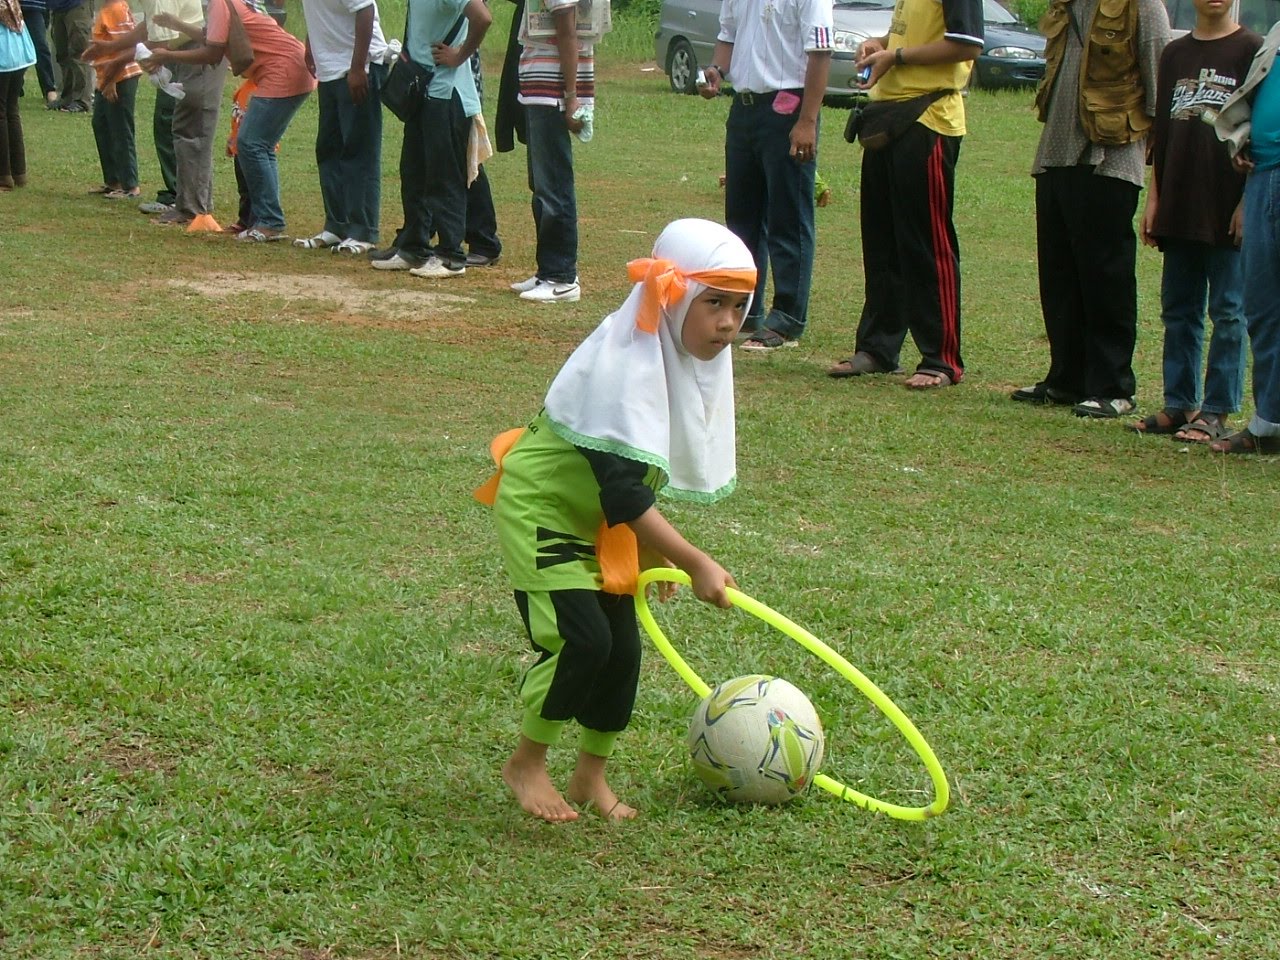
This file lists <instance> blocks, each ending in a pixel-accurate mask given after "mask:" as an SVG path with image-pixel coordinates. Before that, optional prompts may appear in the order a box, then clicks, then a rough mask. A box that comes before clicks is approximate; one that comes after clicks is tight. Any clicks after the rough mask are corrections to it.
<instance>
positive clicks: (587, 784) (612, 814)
mask: <svg viewBox="0 0 1280 960" xmlns="http://www.w3.org/2000/svg"><path fill="white" fill-rule="evenodd" d="M564 792H567V794H568V799H570V800H572V801H573V803H575V804H577V805H579V806H594V808H595V809H596V810H598V812H599V814H600V815H602V817H604V818H605V819H609V820H630V819H634V818H635V815H636V809H635V808H634V806H627V805H626V804H625V803H622V801H621V800H618V795H617V794H614V792H613V790H612V787H609V785H608V783H607V782H605V780H604V777H603V776H598V774H594V773H586V772H584V771H581V769H579V771H573V776H572V777H571V778H570V781H568V790H566V791H564Z"/></svg>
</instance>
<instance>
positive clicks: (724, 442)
mask: <svg viewBox="0 0 1280 960" xmlns="http://www.w3.org/2000/svg"><path fill="white" fill-rule="evenodd" d="M653 256H654V258H655V259H657V258H661V259H665V260H670V261H672V262H673V263H674V264H675V265H676V267H678V268H679V269H680V270H681V271H683V272H685V273H691V272H697V271H704V270H716V269H719V270H754V269H755V261H754V260H753V259H752V256H751V251H749V250H748V249H747V248H746V246H745V245H744V244H743V242H742V241H741V240H739V239H738V238H737V237H736V236H734V235H733V234H732V233H730V232H729V230H728V229H727V228H725V227H723V226H721V225H720V224H718V223H712V222H711V221H709V220H677V221H675V222H674V223H672V224H670V225H669V226H668V227H667V228H666V229H665V230H663V231H662V234H661V235H660V236H659V237H658V240H657V242H656V243H655V244H654V247H653ZM643 287H644V285H643V284H641V283H637V284H636V285H635V286H634V287H632V290H631V294H630V296H628V297H627V300H626V302H625V303H623V305H622V306H621V307H620V308H618V310H616V311H615V312H613V313H611V314H610V315H609V316H607V317H605V318H604V320H603V321H602V322H601V324H600V326H598V327H597V328H596V329H595V331H594V332H593V333H592V334H591V335H590V336H588V337H587V339H586V340H584V341H583V342H582V344H581V345H580V346H579V347H578V349H577V350H575V351H574V352H573V354H572V355H571V356H570V357H569V359H568V360H567V361H565V365H564V367H563V368H561V370H560V373H559V374H557V375H556V378H555V380H554V381H553V382H552V384H551V389H550V390H549V391H548V392H547V400H546V411H547V416H548V418H549V419H550V421H551V425H552V429H554V430H555V431H556V433H558V434H559V435H560V436H562V437H564V438H565V439H566V440H568V441H570V442H571V443H574V444H576V445H578V446H581V447H586V448H587V449H590V450H602V451H605V452H608V453H615V454H618V455H620V456H624V457H627V458H629V459H632V460H638V461H640V462H642V463H648V464H652V465H653V466H656V467H658V468H659V469H660V470H662V471H663V472H664V473H665V474H666V475H667V479H668V486H667V487H666V489H665V491H664V492H665V493H666V494H667V495H669V496H673V497H677V498H681V499H689V500H701V501H707V502H710V501H713V500H718V499H720V498H721V497H724V496H727V495H728V494H729V493H730V492H732V490H733V486H734V483H735V481H736V477H737V465H736V460H735V453H734V446H735V433H734V421H733V415H734V414H733V359H732V357H731V353H732V350H731V349H728V348H726V349H725V350H722V351H721V352H720V353H719V354H717V355H716V356H715V357H714V358H713V359H711V360H697V359H695V358H694V357H692V356H690V355H689V353H688V352H687V351H686V350H685V348H684V345H683V344H682V342H681V339H680V337H681V332H682V330H683V329H684V318H685V314H686V313H687V312H688V310H689V304H690V303H692V302H693V299H694V297H696V296H697V295H698V294H700V293H701V292H702V291H703V290H705V289H706V287H705V286H704V285H703V284H701V283H697V282H695V281H690V282H689V285H688V289H687V290H686V291H685V294H684V296H683V297H682V298H681V299H680V301H679V302H678V303H677V304H676V305H675V306H674V307H672V308H670V309H669V310H663V312H662V318H661V320H660V322H659V323H658V332H657V334H656V335H655V334H651V333H644V332H643V331H641V330H640V329H639V328H638V327H637V326H636V319H637V316H638V314H639V309H640V301H641V298H642V295H643ZM744 316H745V311H744Z"/></svg>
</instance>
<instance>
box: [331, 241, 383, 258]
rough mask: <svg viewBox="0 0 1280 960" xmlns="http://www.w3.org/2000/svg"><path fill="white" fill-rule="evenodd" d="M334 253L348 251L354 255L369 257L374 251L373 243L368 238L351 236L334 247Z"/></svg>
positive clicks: (347, 252)
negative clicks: (358, 238)
mask: <svg viewBox="0 0 1280 960" xmlns="http://www.w3.org/2000/svg"><path fill="white" fill-rule="evenodd" d="M331 252H333V253H346V254H350V255H351V256H353V257H367V256H368V255H369V254H370V253H372V252H373V244H372V243H369V242H368V241H367V240H352V239H351V238H350V237H347V239H345V240H343V241H342V242H341V243H340V244H338V245H337V246H336V247H334V248H333V250H332V251H331Z"/></svg>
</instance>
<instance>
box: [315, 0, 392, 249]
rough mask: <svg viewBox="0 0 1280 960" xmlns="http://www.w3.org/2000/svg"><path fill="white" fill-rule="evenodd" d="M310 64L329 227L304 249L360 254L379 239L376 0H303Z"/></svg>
mask: <svg viewBox="0 0 1280 960" xmlns="http://www.w3.org/2000/svg"><path fill="white" fill-rule="evenodd" d="M302 14H303V16H304V17H305V18H306V21H307V65H308V66H309V67H310V68H311V72H312V73H313V74H314V75H315V78H316V80H318V81H319V86H318V87H317V91H318V97H319V100H320V125H319V126H318V127H317V128H316V167H317V169H318V171H319V173H320V197H321V199H322V200H323V201H324V229H323V230H321V231H320V232H319V233H317V234H316V235H315V236H314V237H305V238H300V239H298V240H295V241H294V244H295V246H300V247H305V248H307V249H313V250H314V249H325V248H329V247H336V248H337V249H338V252H339V253H350V254H354V255H358V256H363V255H364V254H367V253H368V252H369V251H370V250H372V249H373V246H374V244H375V243H377V241H378V226H379V221H380V217H379V214H380V211H381V204H382V189H381V187H382V97H381V94H380V91H381V89H382V80H383V78H384V77H385V76H386V67H385V66H384V65H383V60H384V59H385V56H386V52H387V41H386V39H385V38H384V37H383V35H382V25H381V24H380V23H379V22H378V5H377V3H375V2H374V0H302Z"/></svg>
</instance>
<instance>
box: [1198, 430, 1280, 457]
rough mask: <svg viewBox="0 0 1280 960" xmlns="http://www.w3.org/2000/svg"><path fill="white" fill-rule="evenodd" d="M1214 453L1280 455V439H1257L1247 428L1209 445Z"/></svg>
mask: <svg viewBox="0 0 1280 960" xmlns="http://www.w3.org/2000/svg"><path fill="white" fill-rule="evenodd" d="M1209 449H1210V450H1212V451H1213V452H1214V453H1267V454H1272V453H1280V437H1257V436H1254V435H1253V434H1252V433H1250V432H1249V430H1248V428H1247V427H1246V428H1245V429H1244V430H1241V431H1240V432H1239V433H1233V434H1231V436H1229V437H1224V438H1223V439H1221V440H1215V441H1214V442H1212V443H1210V444H1209Z"/></svg>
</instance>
